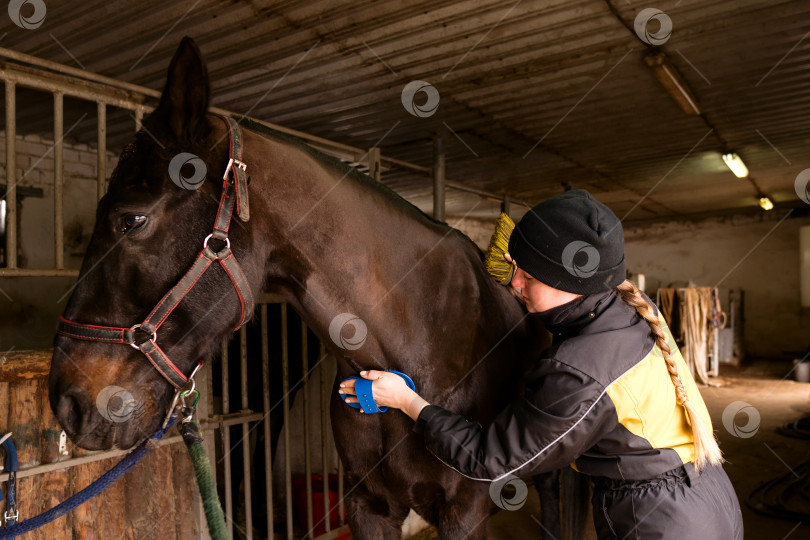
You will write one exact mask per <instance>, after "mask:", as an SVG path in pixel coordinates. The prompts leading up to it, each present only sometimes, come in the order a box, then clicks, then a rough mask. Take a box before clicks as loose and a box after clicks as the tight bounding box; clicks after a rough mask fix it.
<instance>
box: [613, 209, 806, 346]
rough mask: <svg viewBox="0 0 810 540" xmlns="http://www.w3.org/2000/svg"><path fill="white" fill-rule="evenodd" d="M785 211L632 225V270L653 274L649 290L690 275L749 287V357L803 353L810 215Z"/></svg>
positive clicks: (628, 235)
mask: <svg viewBox="0 0 810 540" xmlns="http://www.w3.org/2000/svg"><path fill="white" fill-rule="evenodd" d="M797 213H799V212H797ZM785 215H786V211H781V212H780V213H775V211H773V212H770V213H767V214H766V213H765V212H763V213H761V214H758V215H757V216H748V217H744V216H736V217H726V218H712V219H705V220H702V221H697V222H677V221H672V222H666V223H660V224H655V225H647V226H643V227H629V228H626V229H625V242H626V247H625V253H626V257H627V269H628V270H629V271H631V272H638V273H643V274H645V275H646V278H647V291H648V292H650V291H655V290H656V289H658V288H659V287H666V286H671V285H674V286H684V285H686V282H687V281H689V282H692V283H693V284H695V285H697V286H710V287H712V286H719V287H722V288H740V289H742V290H743V291H744V294H745V300H744V312H743V317H744V321H745V322H744V324H745V327H744V336H743V340H744V351H745V353H746V356H749V357H762V358H771V359H773V358H795V357H801V355H802V353H803V352H804V351H806V350H807V348H808V347H810V310H809V309H807V308H802V307H801V305H800V296H799V281H800V280H799V228H800V227H801V226H803V225H808V224H810V217H807V216H806V215H805V216H804V217H798V218H791V217H787V218H785ZM782 218H785V219H784V220H782ZM780 220H782V221H780Z"/></svg>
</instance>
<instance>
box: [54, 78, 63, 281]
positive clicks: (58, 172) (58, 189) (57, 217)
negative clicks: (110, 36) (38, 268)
mask: <svg viewBox="0 0 810 540" xmlns="http://www.w3.org/2000/svg"><path fill="white" fill-rule="evenodd" d="M64 118H65V116H64V99H63V96H62V93H61V92H54V93H53V231H54V246H53V247H54V262H55V264H56V268H59V269H62V268H64V267H65V231H64V216H63V212H62V210H63V204H62V203H63V199H64V197H63V195H64V193H63V189H62V188H63V181H64V167H63V165H64V163H63V158H62V133H63V131H64Z"/></svg>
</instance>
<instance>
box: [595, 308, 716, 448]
mask: <svg viewBox="0 0 810 540" xmlns="http://www.w3.org/2000/svg"><path fill="white" fill-rule="evenodd" d="M659 322H660V324H661V326H662V328H663V330H664V333H665V334H666V336H667V343H668V344H669V347H670V349H671V350H672V356H673V357H674V359H675V363H676V364H677V366H678V374H679V375H680V377H681V381H683V384H684V387H685V388H686V392H687V395H688V396H689V400H690V402H691V403H692V405H693V406H694V407H695V409H696V410H697V411H698V414H700V415H701V417H702V418H703V420H704V421H705V422H706V424H707V425H708V426H711V419H710V418H709V411H708V410H707V409H706V404H705V403H704V402H703V397H702V396H701V395H700V391H699V390H698V387H697V384H696V383H695V380H694V378H693V377H692V374H691V373H690V371H689V368H688V367H687V365H686V362H685V361H684V359H683V356H681V352H680V350H678V347H677V345H675V340H674V338H673V337H672V333H671V332H670V331H669V327H668V326H667V324H666V322H665V321H664V319H663V317H659ZM607 394H608V396H610V399H611V400H613V405H614V407H615V408H616V412H617V414H618V417H619V418H618V420H619V422H620V423H621V424H622V425H623V426H624V427H625V428H627V429H628V430H629V431H630V432H631V433H633V434H634V435H636V436H638V437H643V438H644V439H647V440H648V441H649V442H650V445H651V446H652V447H653V448H671V449H673V450H675V451H676V452H677V453H678V455H679V456H680V457H681V461H682V462H683V463H688V462H690V461H694V460H695V445H694V438H693V437H692V428H691V426H690V424H689V421H688V418H687V413H686V409H684V408H683V407H682V406H681V405H679V404H678V402H677V400H676V397H675V385H673V384H672V379H671V378H670V376H669V371H668V370H667V363H666V361H665V360H664V355H663V353H662V352H661V349H659V348H658V347H657V346H655V347H653V349H652V351H650V353H649V354H648V355H647V356H646V357H645V358H644V359H643V360H642V361H641V362H639V363H638V364H637V365H636V366H635V367H634V368H633V369H631V370H630V371H628V372H627V373H625V374H624V375H623V376H622V377H620V378H619V379H617V380H616V381H615V382H614V383H613V384H611V385H610V386H609V387H608V389H607Z"/></svg>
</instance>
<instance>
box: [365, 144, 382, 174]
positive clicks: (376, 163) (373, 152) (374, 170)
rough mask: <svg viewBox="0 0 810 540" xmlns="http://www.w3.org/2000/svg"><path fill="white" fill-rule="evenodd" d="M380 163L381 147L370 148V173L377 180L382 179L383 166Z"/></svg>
mask: <svg viewBox="0 0 810 540" xmlns="http://www.w3.org/2000/svg"><path fill="white" fill-rule="evenodd" d="M380 165H381V164H380V147H379V146H375V147H374V148H370V149H369V151H368V175H369V176H370V177H372V178H373V179H374V181H375V182H379V181H380V180H382V167H381V166H380Z"/></svg>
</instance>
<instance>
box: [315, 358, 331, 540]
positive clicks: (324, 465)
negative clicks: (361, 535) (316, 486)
mask: <svg viewBox="0 0 810 540" xmlns="http://www.w3.org/2000/svg"><path fill="white" fill-rule="evenodd" d="M324 356H326V348H325V347H324V345H323V343H321V347H320V352H319V353H318V363H319V364H320V366H321V470H322V471H323V473H322V474H323V479H322V480H323V515H324V516H325V517H324V520H323V526H324V531H326V532H329V530H330V529H331V520H330V519H329V518H330V515H329V512H330V508H329V468H328V457H329V441H328V439H327V438H326V431H327V429H328V426H327V424H326V415H328V414H329V398H328V397H327V390H326V373H325V371H326V370H325V367H324V364H323V358H324Z"/></svg>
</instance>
